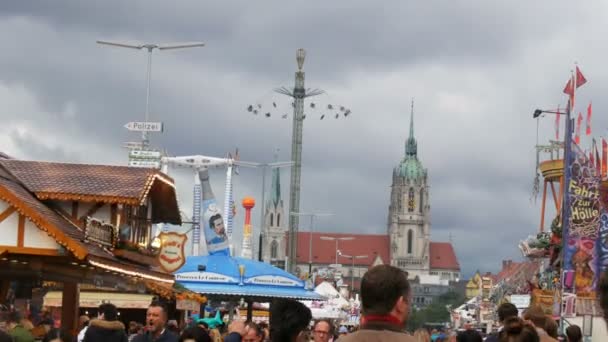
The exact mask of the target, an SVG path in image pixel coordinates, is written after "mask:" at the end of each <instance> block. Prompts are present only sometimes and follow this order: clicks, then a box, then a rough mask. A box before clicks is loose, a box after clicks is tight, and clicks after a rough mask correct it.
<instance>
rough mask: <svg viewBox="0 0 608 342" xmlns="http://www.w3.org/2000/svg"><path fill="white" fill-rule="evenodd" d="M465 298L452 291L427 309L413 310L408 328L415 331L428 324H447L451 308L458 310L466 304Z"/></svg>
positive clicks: (440, 297)
mask: <svg viewBox="0 0 608 342" xmlns="http://www.w3.org/2000/svg"><path fill="white" fill-rule="evenodd" d="M464 301H465V298H464V297H463V296H461V295H460V294H458V293H456V292H454V291H450V292H446V293H444V294H442V295H441V296H439V297H437V298H435V299H434V300H433V302H432V303H431V304H429V305H428V306H427V307H425V308H423V309H420V310H416V309H413V310H412V312H411V313H410V317H409V319H408V322H407V328H408V330H410V331H414V330H416V329H418V328H421V327H424V326H425V325H426V324H428V323H446V322H449V321H450V310H449V309H448V307H449V308H456V307H457V306H459V305H461V304H462V303H464Z"/></svg>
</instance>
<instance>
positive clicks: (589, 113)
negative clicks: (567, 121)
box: [585, 102, 591, 135]
mask: <svg viewBox="0 0 608 342" xmlns="http://www.w3.org/2000/svg"><path fill="white" fill-rule="evenodd" d="M585 134H586V135H591V102H589V106H588V107H587V130H586V131H585Z"/></svg>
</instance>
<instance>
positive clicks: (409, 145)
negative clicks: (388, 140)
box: [405, 98, 418, 157]
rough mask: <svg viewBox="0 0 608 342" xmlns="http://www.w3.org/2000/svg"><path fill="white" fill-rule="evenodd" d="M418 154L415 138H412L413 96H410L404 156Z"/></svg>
mask: <svg viewBox="0 0 608 342" xmlns="http://www.w3.org/2000/svg"><path fill="white" fill-rule="evenodd" d="M417 154H418V143H417V142H416V138H414V98H412V110H411V113H410V135H409V136H408V138H407V142H406V144H405V156H406V157H409V156H412V157H416V155H417Z"/></svg>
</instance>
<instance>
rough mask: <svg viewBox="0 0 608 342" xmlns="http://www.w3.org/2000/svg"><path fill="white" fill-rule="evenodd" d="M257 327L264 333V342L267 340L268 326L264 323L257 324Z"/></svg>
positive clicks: (268, 334)
mask: <svg viewBox="0 0 608 342" xmlns="http://www.w3.org/2000/svg"><path fill="white" fill-rule="evenodd" d="M258 326H259V327H260V329H261V330H262V332H263V333H264V338H263V339H262V340H263V341H266V340H267V339H268V337H269V336H270V329H268V324H267V323H266V322H260V323H259V324H258Z"/></svg>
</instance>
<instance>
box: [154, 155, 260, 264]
mask: <svg viewBox="0 0 608 342" xmlns="http://www.w3.org/2000/svg"><path fill="white" fill-rule="evenodd" d="M238 156H239V155H238V150H237V152H236V153H235V156H234V157H233V156H232V155H231V154H229V155H228V157H227V158H217V157H208V156H202V155H193V156H180V157H163V158H162V159H161V164H162V167H161V169H162V171H163V172H164V173H167V171H168V166H169V165H171V166H175V167H180V168H188V169H193V170H194V188H193V210H192V240H193V241H192V255H199V253H200V238H201V235H200V222H201V213H202V204H203V200H210V198H203V187H202V186H201V185H202V184H204V183H205V182H207V183H208V182H209V175H208V169H210V168H220V167H226V187H225V192H224V213H223V214H224V215H223V217H224V218H225V225H226V234H227V237H228V240H229V241H230V240H231V238H232V228H233V222H232V218H233V214H232V211H233V205H234V203H233V202H234V201H233V191H232V190H233V188H232V181H233V176H234V174H235V173H236V174H238V166H244V167H257V166H258V164H256V163H249V162H244V161H240V160H239V158H238ZM209 191H210V187H209ZM208 195H210V196H213V192H210V193H208ZM231 249H232V246H231Z"/></svg>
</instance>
